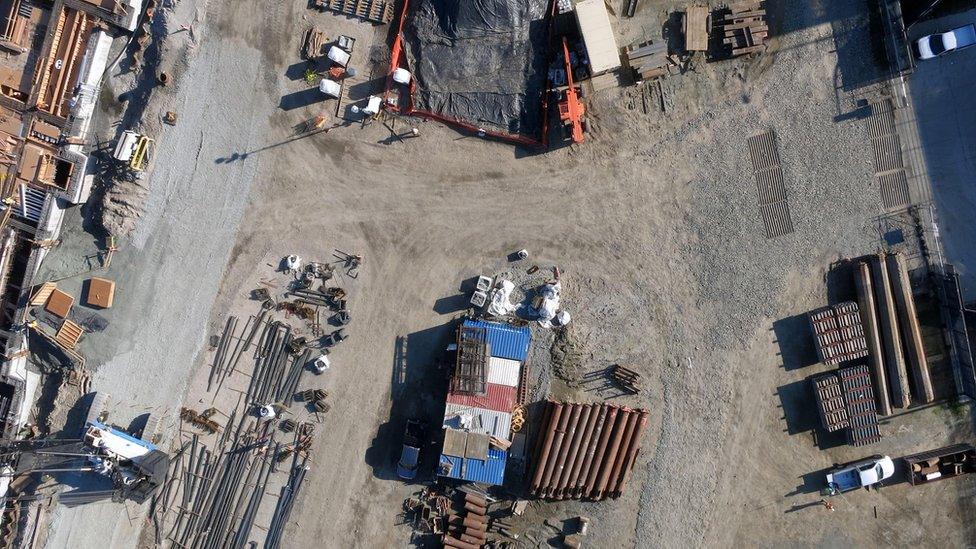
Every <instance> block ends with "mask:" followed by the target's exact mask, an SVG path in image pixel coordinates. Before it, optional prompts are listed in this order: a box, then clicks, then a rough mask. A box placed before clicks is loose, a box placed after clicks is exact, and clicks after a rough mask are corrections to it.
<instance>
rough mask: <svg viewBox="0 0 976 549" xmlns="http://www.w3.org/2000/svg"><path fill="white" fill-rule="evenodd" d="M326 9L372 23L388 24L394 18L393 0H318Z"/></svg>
mask: <svg viewBox="0 0 976 549" xmlns="http://www.w3.org/2000/svg"><path fill="white" fill-rule="evenodd" d="M316 5H317V6H318V7H319V8H321V9H325V10H330V11H334V12H337V13H342V14H345V15H352V16H355V17H359V18H360V19H365V20H367V21H369V22H371V23H379V24H384V25H385V24H386V23H389V22H390V21H392V20H393V2H390V1H388V0H316Z"/></svg>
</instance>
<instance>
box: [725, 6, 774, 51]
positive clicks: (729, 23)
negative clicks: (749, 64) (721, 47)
mask: <svg viewBox="0 0 976 549" xmlns="http://www.w3.org/2000/svg"><path fill="white" fill-rule="evenodd" d="M729 11H730V12H731V13H728V14H726V16H725V18H724V19H723V20H722V22H721V23H720V24H721V26H722V32H723V33H724V39H723V40H722V43H723V44H725V45H726V46H731V47H732V57H738V56H740V55H747V54H750V53H758V52H761V51H763V50H765V49H766V38H767V36H768V35H769V26H767V25H766V10H765V9H764V8H763V3H762V2H761V1H751V2H748V1H747V2H736V3H734V4H731V5H730V6H729Z"/></svg>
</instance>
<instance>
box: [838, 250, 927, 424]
mask: <svg viewBox="0 0 976 549" xmlns="http://www.w3.org/2000/svg"><path fill="white" fill-rule="evenodd" d="M854 267H855V268H854V282H855V286H856V288H857V295H858V302H859V303H860V312H861V319H862V321H863V325H864V333H865V339H866V341H867V346H868V356H869V364H870V366H871V370H872V373H873V377H874V385H875V387H876V391H875V394H876V398H877V405H878V410H879V411H880V413H881V414H882V415H888V414H890V413H891V406H892V405H893V406H894V407H896V408H907V407H908V406H910V405H911V403H912V395H914V397H915V400H916V401H917V402H919V403H921V404H927V403H930V402H932V401H933V400H935V393H934V390H933V387H932V379H931V375H930V373H929V366H928V360H927V358H926V356H925V349H924V347H923V344H922V334H921V326H920V324H919V321H918V313H917V310H916V306H915V297H914V294H913V293H912V287H911V280H910V279H909V276H908V268H907V264H906V261H905V256H904V255H903V254H901V253H894V254H883V253H882V254H878V255H877V256H872V257H869V258H865V259H862V260H860V261H858V262H857V263H856V264H855V266H854ZM909 371H910V373H911V379H910V380H909ZM889 397H890V399H889Z"/></svg>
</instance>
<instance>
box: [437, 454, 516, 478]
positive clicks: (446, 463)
mask: <svg viewBox="0 0 976 549" xmlns="http://www.w3.org/2000/svg"><path fill="white" fill-rule="evenodd" d="M507 461H508V454H507V453H506V452H504V451H502V450H498V449H495V448H488V459H487V460H481V459H473V458H468V459H464V458H461V457H456V456H445V455H441V459H440V463H439V464H438V467H437V474H438V475H439V476H442V477H447V478H456V479H459V480H467V481H470V482H480V483H482V484H490V485H492V486H497V485H501V484H502V482H503V481H504V480H505V463H506V462H507Z"/></svg>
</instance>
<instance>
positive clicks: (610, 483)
mask: <svg viewBox="0 0 976 549" xmlns="http://www.w3.org/2000/svg"><path fill="white" fill-rule="evenodd" d="M639 420H640V410H634V411H633V412H631V413H630V418H629V419H628V420H627V428H626V429H624V437H623V439H621V442H620V451H618V452H617V459H615V460H614V463H613V469H611V470H610V477H609V479H608V480H607V485H606V487H605V488H604V489H603V491H601V492H600V499H603V498H604V497H605V496H606V495H607V494H608V493H609V492H610V491H611V490H613V489H614V488H616V486H617V481H618V480H620V474H621V473H622V472H623V468H624V462H625V461H627V451H628V450H629V449H630V445H631V444H632V443H633V437H634V431H635V430H636V429H637V422H638V421H639Z"/></svg>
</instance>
